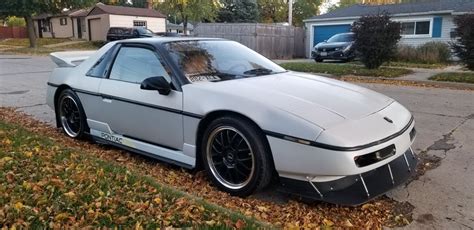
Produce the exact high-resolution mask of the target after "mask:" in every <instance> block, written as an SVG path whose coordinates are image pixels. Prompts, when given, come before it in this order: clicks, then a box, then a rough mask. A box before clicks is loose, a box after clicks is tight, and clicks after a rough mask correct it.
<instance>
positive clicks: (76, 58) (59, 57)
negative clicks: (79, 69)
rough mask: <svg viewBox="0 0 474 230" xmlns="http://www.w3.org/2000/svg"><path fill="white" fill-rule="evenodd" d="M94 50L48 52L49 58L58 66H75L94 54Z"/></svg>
mask: <svg viewBox="0 0 474 230" xmlns="http://www.w3.org/2000/svg"><path fill="white" fill-rule="evenodd" d="M95 52H96V51H95V50H88V51H65V52H54V53H51V54H49V56H51V60H53V61H54V63H56V65H58V67H76V66H78V65H79V64H81V62H83V61H84V60H86V59H87V58H89V57H90V56H91V55H92V54H94V53H95Z"/></svg>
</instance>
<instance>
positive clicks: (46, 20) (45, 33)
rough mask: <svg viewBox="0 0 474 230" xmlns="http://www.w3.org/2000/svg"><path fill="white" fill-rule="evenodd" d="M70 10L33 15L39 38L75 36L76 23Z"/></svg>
mask: <svg viewBox="0 0 474 230" xmlns="http://www.w3.org/2000/svg"><path fill="white" fill-rule="evenodd" d="M69 13H71V12H70V11H64V12H62V13H61V14H58V15H51V14H40V15H37V16H33V24H34V28H35V33H36V36H37V37H39V38H70V37H74V34H73V32H74V25H73V21H72V18H71V17H70V16H69Z"/></svg>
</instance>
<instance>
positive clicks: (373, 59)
mask: <svg viewBox="0 0 474 230" xmlns="http://www.w3.org/2000/svg"><path fill="white" fill-rule="evenodd" d="M352 31H353V32H354V33H355V35H354V38H355V42H354V47H355V50H356V52H357V53H358V54H359V56H360V60H361V61H362V63H364V65H365V67H367V68H369V69H376V68H379V67H380V66H381V65H382V64H383V63H384V62H386V61H389V60H390V59H391V58H393V57H394V56H395V54H396V48H397V42H398V40H400V38H401V36H400V23H398V22H393V21H391V20H390V16H389V15H388V14H387V13H380V14H376V15H367V16H363V17H361V18H360V19H359V20H357V21H356V22H354V25H353V27H352Z"/></svg>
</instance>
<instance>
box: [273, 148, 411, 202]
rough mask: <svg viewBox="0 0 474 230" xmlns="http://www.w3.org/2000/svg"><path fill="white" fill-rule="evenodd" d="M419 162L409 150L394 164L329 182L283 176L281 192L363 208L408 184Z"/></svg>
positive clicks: (393, 162)
mask: <svg viewBox="0 0 474 230" xmlns="http://www.w3.org/2000/svg"><path fill="white" fill-rule="evenodd" d="M417 163H418V160H417V159H416V157H415V155H414V153H413V151H412V149H411V148H409V149H408V150H407V151H405V153H403V154H402V155H401V156H399V157H397V158H396V159H394V160H393V161H391V162H389V163H387V164H385V165H382V166H380V167H378V168H375V169H373V170H370V171H367V172H364V173H361V174H356V175H350V176H345V177H342V178H340V179H337V180H332V181H327V182H314V181H311V180H310V179H308V181H302V180H296V179H290V178H285V177H280V182H281V185H282V186H281V190H282V191H283V192H286V193H291V194H296V195H298V196H301V197H303V198H306V199H310V200H318V201H325V202H329V203H335V204H342V205H351V206H353V205H359V204H362V203H365V202H367V201H369V200H371V199H373V198H376V197H378V196H380V195H383V194H384V193H386V192H387V191H389V190H391V189H393V188H395V187H397V186H399V185H401V184H403V183H405V182H406V181H407V180H408V179H409V178H410V176H411V175H413V174H414V173H415V170H416V165H417Z"/></svg>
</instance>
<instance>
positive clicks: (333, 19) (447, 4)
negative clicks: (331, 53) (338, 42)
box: [304, 0, 474, 57]
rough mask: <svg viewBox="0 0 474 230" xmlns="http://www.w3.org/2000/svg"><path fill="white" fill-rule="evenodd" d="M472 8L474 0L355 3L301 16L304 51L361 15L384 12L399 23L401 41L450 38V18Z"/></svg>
mask: <svg viewBox="0 0 474 230" xmlns="http://www.w3.org/2000/svg"><path fill="white" fill-rule="evenodd" d="M473 10H474V1H466V0H449V1H446V0H437V1H431V2H426V1H425V2H418V3H403V4H388V5H363V4H356V5H352V6H349V7H346V8H341V9H337V10H334V11H331V12H328V13H326V14H322V15H317V16H313V17H311V18H309V19H306V20H304V23H305V26H306V38H307V39H306V41H307V44H306V47H307V49H306V55H307V56H308V57H309V55H310V53H311V49H312V47H313V46H314V45H316V44H317V43H319V42H322V41H324V40H327V39H328V38H330V37H331V36H333V35H334V34H338V33H344V32H349V31H350V30H351V26H352V23H353V22H354V21H356V20H357V19H358V18H359V17H361V16H364V15H371V14H377V13H379V12H387V13H388V14H390V16H391V17H392V20H394V21H398V22H400V23H401V26H402V31H401V36H402V38H401V39H400V44H406V45H412V46H418V45H421V44H424V43H426V42H430V41H439V42H449V41H451V40H452V38H453V37H454V36H455V35H454V33H453V31H454V29H455V25H454V23H453V18H454V16H456V15H461V14H466V13H468V12H469V11H471V12H472V11H473Z"/></svg>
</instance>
